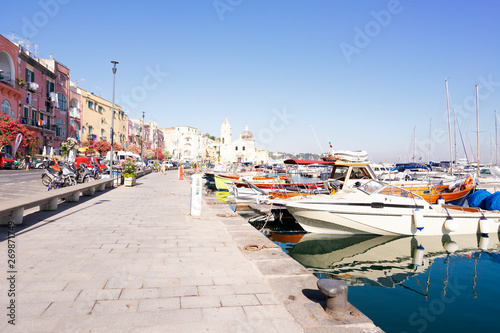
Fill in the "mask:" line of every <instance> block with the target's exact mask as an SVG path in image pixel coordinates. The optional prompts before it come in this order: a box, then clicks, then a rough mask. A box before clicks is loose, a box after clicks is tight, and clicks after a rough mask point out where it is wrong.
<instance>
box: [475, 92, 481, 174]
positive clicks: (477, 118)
mask: <svg viewBox="0 0 500 333" xmlns="http://www.w3.org/2000/svg"><path fill="white" fill-rule="evenodd" d="M476 131H477V176H478V177H479V173H480V170H479V98H478V86H477V84H476Z"/></svg>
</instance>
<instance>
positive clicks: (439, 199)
mask: <svg viewBox="0 0 500 333" xmlns="http://www.w3.org/2000/svg"><path fill="white" fill-rule="evenodd" d="M437 203H438V205H441V206H442V205H444V204H445V203H446V201H445V200H444V198H443V197H442V196H441V195H440V196H439V198H438V201H437Z"/></svg>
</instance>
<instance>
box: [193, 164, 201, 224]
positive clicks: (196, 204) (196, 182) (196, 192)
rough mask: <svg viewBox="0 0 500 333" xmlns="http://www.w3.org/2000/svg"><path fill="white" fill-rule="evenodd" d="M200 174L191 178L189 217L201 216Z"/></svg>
mask: <svg viewBox="0 0 500 333" xmlns="http://www.w3.org/2000/svg"><path fill="white" fill-rule="evenodd" d="M201 183H202V181H201V173H197V174H194V175H193V176H192V177H191V216H200V215H201V198H202V197H201V196H202V184H201Z"/></svg>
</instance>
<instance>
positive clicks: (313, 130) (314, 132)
mask: <svg viewBox="0 0 500 333" xmlns="http://www.w3.org/2000/svg"><path fill="white" fill-rule="evenodd" d="M311 129H312V131H313V133H314V137H315V138H316V141H317V142H318V146H319V149H320V150H321V153H322V154H324V153H325V152H324V151H323V148H322V147H321V144H320V143H319V140H318V136H317V135H316V131H315V130H314V127H313V125H312V124H311Z"/></svg>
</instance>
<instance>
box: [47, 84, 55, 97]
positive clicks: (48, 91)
mask: <svg viewBox="0 0 500 333" xmlns="http://www.w3.org/2000/svg"><path fill="white" fill-rule="evenodd" d="M51 92H54V82H50V81H47V94H50V93H51Z"/></svg>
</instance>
